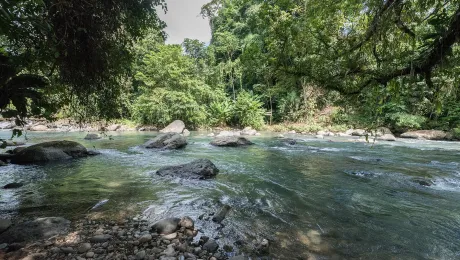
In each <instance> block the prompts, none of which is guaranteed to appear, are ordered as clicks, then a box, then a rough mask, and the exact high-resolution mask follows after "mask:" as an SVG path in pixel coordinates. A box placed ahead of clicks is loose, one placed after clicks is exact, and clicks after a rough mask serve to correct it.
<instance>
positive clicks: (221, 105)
mask: <svg viewBox="0 0 460 260" xmlns="http://www.w3.org/2000/svg"><path fill="white" fill-rule="evenodd" d="M232 111H233V103H232V102H231V101H230V100H228V99H225V100H223V101H220V102H217V101H214V102H211V104H210V105H209V123H210V124H211V125H216V126H225V125H227V124H228V122H230V119H231V118H232Z"/></svg>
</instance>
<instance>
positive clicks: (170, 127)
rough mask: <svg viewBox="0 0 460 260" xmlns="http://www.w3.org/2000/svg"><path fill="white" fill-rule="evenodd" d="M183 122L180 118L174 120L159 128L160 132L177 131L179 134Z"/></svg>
mask: <svg viewBox="0 0 460 260" xmlns="http://www.w3.org/2000/svg"><path fill="white" fill-rule="evenodd" d="M184 129H185V124H184V122H182V121H181V120H175V121H173V122H172V123H171V124H169V125H168V126H167V127H165V128H163V129H161V130H160V133H177V134H180V133H182V132H183V131H184Z"/></svg>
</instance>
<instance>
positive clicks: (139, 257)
mask: <svg viewBox="0 0 460 260" xmlns="http://www.w3.org/2000/svg"><path fill="white" fill-rule="evenodd" d="M144 258H145V251H144V250H141V251H139V252H138V253H137V254H136V259H137V260H142V259H144Z"/></svg>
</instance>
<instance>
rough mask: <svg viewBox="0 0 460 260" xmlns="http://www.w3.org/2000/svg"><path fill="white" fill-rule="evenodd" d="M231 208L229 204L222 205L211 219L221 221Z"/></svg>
mask: <svg viewBox="0 0 460 260" xmlns="http://www.w3.org/2000/svg"><path fill="white" fill-rule="evenodd" d="M231 208H232V207H230V206H229V205H224V206H222V208H221V209H220V210H219V212H217V214H216V215H214V216H213V217H212V221H214V222H216V223H221V222H222V221H223V220H224V219H225V216H227V214H228V212H229V211H230V209H231Z"/></svg>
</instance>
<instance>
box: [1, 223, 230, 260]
mask: <svg viewBox="0 0 460 260" xmlns="http://www.w3.org/2000/svg"><path fill="white" fill-rule="evenodd" d="M10 229H11V228H10ZM73 229H74V230H72V232H70V233H68V234H67V235H59V236H56V235H55V236H52V237H42V238H39V239H36V240H35V241H34V242H35V243H34V244H32V245H28V246H27V247H25V248H23V249H20V250H18V249H19V248H21V247H23V245H19V246H18V245H14V244H12V243H9V242H6V243H7V244H2V246H3V247H2V249H0V257H2V256H3V257H4V258H5V259H23V258H24V259H29V258H25V257H30V259H50V260H54V259H69V260H83V259H115V260H116V259H120V260H121V259H128V260H147V259H152V260H153V259H160V260H176V259H183V260H196V259H213V260H221V259H222V260H223V259H227V257H226V256H225V254H224V253H223V252H222V251H221V250H219V245H218V244H217V242H216V241H215V240H213V239H209V238H208V237H206V236H201V237H200V238H199V239H197V240H196V241H193V237H195V236H197V234H198V230H196V229H195V227H194V222H193V220H192V219H191V218H189V217H184V218H181V219H179V218H172V219H165V220H161V221H159V222H157V223H155V224H154V225H153V226H152V227H150V225H149V223H148V222H147V220H143V219H142V220H139V219H138V218H129V219H126V220H123V221H119V222H115V221H111V222H109V221H94V220H82V221H80V222H77V223H75V225H74V228H73ZM166 229H167V231H168V232H167V233H168V234H161V232H159V231H165V230H166ZM6 252H8V253H6ZM34 257H35V258H34ZM2 259H3V258H2Z"/></svg>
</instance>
